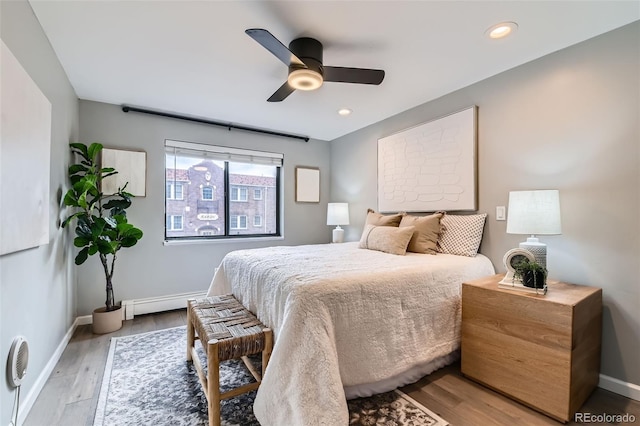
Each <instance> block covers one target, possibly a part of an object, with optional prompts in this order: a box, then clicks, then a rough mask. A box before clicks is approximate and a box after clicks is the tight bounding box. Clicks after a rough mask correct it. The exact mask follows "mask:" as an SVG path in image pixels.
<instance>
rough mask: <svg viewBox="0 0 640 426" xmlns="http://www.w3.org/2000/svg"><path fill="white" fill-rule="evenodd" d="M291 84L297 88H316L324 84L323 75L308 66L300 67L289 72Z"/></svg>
mask: <svg viewBox="0 0 640 426" xmlns="http://www.w3.org/2000/svg"><path fill="white" fill-rule="evenodd" d="M287 82H288V83H289V86H291V87H293V88H294V89H296V90H316V89H319V88H320V86H322V82H323V80H322V75H321V74H320V73H319V72H317V71H314V70H311V69H308V68H299V69H297V70H293V71H290V72H289V77H287Z"/></svg>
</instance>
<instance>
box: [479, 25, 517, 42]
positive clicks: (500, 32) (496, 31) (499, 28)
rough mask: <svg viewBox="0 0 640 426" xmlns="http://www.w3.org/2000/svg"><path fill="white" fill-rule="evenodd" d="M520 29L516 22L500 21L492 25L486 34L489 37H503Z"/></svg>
mask: <svg viewBox="0 0 640 426" xmlns="http://www.w3.org/2000/svg"><path fill="white" fill-rule="evenodd" d="M517 29H518V24H516V23H515V22H500V23H499V24H496V25H494V26H492V27H490V28H489V29H488V30H487V31H485V34H486V35H487V36H488V37H489V38H494V39H495V38H503V37H506V36H508V35H509V34H511V33H513V32H515V31H516V30H517Z"/></svg>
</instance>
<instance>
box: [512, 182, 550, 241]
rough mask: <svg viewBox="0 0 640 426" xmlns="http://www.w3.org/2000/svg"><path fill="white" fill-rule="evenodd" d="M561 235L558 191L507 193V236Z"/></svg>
mask: <svg viewBox="0 0 640 426" xmlns="http://www.w3.org/2000/svg"><path fill="white" fill-rule="evenodd" d="M561 233H562V226H561V223H560V193H559V191H558V190H555V189H551V190H542V191H511V192H509V216H508V219H507V234H528V235H558V234H561Z"/></svg>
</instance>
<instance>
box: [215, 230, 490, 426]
mask: <svg viewBox="0 0 640 426" xmlns="http://www.w3.org/2000/svg"><path fill="white" fill-rule="evenodd" d="M493 273H494V268H493V266H492V264H491V262H490V261H489V259H487V258H486V257H485V256H482V255H480V254H479V255H477V256H475V257H466V256H456V255H451V254H437V255H430V254H417V253H407V254H406V255H405V256H397V255H392V254H387V253H383V252H380V251H374V250H366V249H360V248H358V243H357V242H351V243H344V244H320V245H307V246H281V247H270V248H262V249H251V250H239V251H234V252H231V253H229V254H228V255H227V256H225V258H224V259H223V261H222V263H221V265H220V267H219V268H218V269H217V271H216V273H215V275H214V277H213V280H212V282H211V286H210V288H209V295H217V294H225V293H233V294H234V295H235V297H236V298H237V299H238V300H239V301H240V302H241V303H242V304H243V305H244V306H246V307H247V308H248V309H249V310H251V311H252V312H254V313H255V314H256V315H257V317H258V318H259V319H260V320H261V321H262V322H263V323H264V324H266V325H267V326H268V327H270V328H271V329H273V331H274V335H275V346H274V349H273V354H272V358H271V361H270V364H269V368H268V369H267V371H266V374H265V377H264V380H263V382H262V385H261V387H260V389H259V391H258V394H257V397H256V400H255V405H254V411H255V415H256V417H257V419H258V420H259V421H260V423H261V424H262V425H278V426H280V425H285V424H286V425H316V424H318V425H320V424H322V425H332V426H333V425H346V424H348V409H347V404H346V399H347V398H353V397H356V396H368V395H371V394H373V393H379V392H383V391H387V390H391V389H394V388H396V387H398V386H402V385H404V384H407V383H411V382H413V381H415V380H417V379H418V378H420V377H422V376H423V375H425V374H428V373H430V372H431V371H434V370H435V369H437V368H439V367H441V366H443V365H445V364H448V363H450V362H452V361H453V360H455V359H456V354H457V350H458V349H459V346H460V307H461V300H460V288H461V283H462V282H463V281H465V280H469V279H475V278H480V277H482V276H486V275H492V274H493Z"/></svg>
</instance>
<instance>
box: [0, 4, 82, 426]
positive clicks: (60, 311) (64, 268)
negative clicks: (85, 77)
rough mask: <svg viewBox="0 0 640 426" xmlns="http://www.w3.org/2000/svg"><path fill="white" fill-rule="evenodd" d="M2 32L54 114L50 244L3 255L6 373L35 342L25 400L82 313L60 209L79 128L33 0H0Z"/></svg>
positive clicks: (3, 397)
mask: <svg viewBox="0 0 640 426" xmlns="http://www.w3.org/2000/svg"><path fill="white" fill-rule="evenodd" d="M0 36H1V38H2V40H3V41H4V42H5V44H6V45H7V46H8V47H9V49H10V50H11V52H12V53H13V54H14V56H15V57H16V58H17V59H18V61H19V62H20V63H21V64H22V66H23V68H25V69H26V71H27V72H28V73H29V75H30V76H31V78H32V79H33V81H35V83H36V84H37V85H38V86H39V88H40V90H41V91H42V92H43V93H44V95H45V96H46V97H47V98H48V99H49V101H50V102H51V105H52V114H53V116H52V129H51V171H50V184H51V185H50V194H49V196H50V206H49V208H50V213H51V217H50V219H49V230H50V241H49V244H48V245H44V246H40V247H38V248H34V249H29V250H24V251H20V252H16V253H11V254H8V255H4V256H1V257H0V295H1V296H0V297H1V298H0V354H1V356H0V361H1V362H0V364H1V365H2V369H3V372H4V369H5V365H6V360H7V357H8V354H9V348H10V346H11V342H12V341H13V338H14V337H15V336H16V335H24V336H25V337H26V338H27V339H28V341H29V347H30V353H29V368H28V371H27V375H26V376H25V381H24V382H23V385H22V391H21V400H22V401H23V402H24V401H25V400H26V398H28V397H29V395H30V392H31V390H32V389H33V388H34V383H35V381H36V379H37V378H38V376H39V375H40V373H41V372H42V371H43V370H44V369H45V366H46V364H47V362H48V361H49V359H50V358H51V356H52V355H53V353H54V352H55V350H56V348H57V346H58V345H59V344H60V342H61V341H62V340H63V337H64V335H65V333H66V332H67V330H68V329H69V327H70V326H71V325H72V323H73V320H74V318H75V316H76V311H75V289H74V285H73V276H74V269H73V268H72V263H73V259H72V258H71V257H70V254H71V250H72V249H71V244H70V239H69V235H68V233H67V232H66V231H62V230H61V229H60V228H59V217H60V216H59V214H60V204H61V203H60V200H61V196H62V194H63V192H64V191H65V188H66V185H67V178H66V169H67V167H68V164H69V159H70V155H69V149H68V143H69V142H70V141H75V140H76V138H77V135H78V122H79V119H78V99H77V97H76V95H75V92H74V91H73V88H72V87H71V85H70V84H69V80H68V79H67V76H66V74H65V73H64V70H63V69H62V67H61V65H60V63H59V62H58V59H57V57H56V55H55V53H54V52H53V49H51V46H50V45H49V41H48V40H47V38H46V37H45V35H44V33H43V31H42V28H41V27H40V24H39V23H38V21H37V19H36V17H35V15H34V14H33V12H32V10H31V7H30V5H29V3H27V2H26V1H24V0H19V1H10V2H8V1H2V2H0ZM5 107H6V106H5V105H1V106H0V108H5ZM6 184H11V182H3V185H6ZM0 238H2V237H1V236H0ZM2 377H3V378H4V379H3V380H2V384H0V424H1V425H6V424H8V423H9V420H10V418H11V410H12V404H13V401H14V395H15V392H14V390H13V389H11V388H10V387H9V384H8V382H7V380H6V378H5V377H6V375H5V374H4V373H3V374H2Z"/></svg>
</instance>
